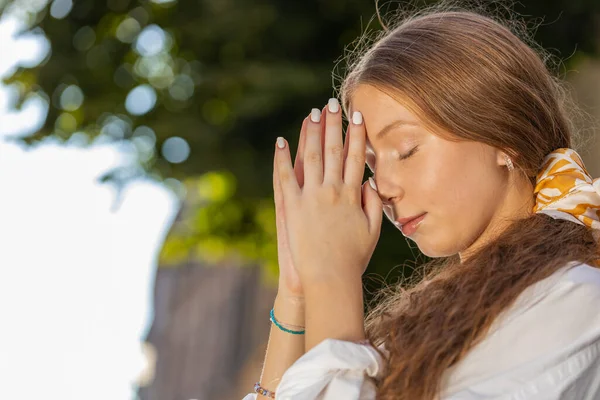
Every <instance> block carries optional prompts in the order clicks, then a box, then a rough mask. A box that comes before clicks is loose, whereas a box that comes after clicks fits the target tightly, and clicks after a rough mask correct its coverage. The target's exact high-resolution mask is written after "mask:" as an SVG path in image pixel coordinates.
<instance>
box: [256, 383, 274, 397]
mask: <svg viewBox="0 0 600 400" xmlns="http://www.w3.org/2000/svg"><path fill="white" fill-rule="evenodd" d="M254 391H255V392H256V393H258V394H262V395H263V396H266V397H270V398H272V399H274V398H275V392H271V391H270V390H267V389H265V388H264V387H262V386H260V382H256V383H255V384H254Z"/></svg>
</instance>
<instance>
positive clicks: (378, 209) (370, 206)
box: [362, 178, 383, 234]
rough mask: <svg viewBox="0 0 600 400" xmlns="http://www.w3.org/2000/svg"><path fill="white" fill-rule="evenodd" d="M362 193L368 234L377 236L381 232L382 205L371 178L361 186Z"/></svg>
mask: <svg viewBox="0 0 600 400" xmlns="http://www.w3.org/2000/svg"><path fill="white" fill-rule="evenodd" d="M362 191H363V193H362V194H363V210H364V212H365V215H366V216H367V220H368V221H369V232H371V233H377V234H379V232H381V223H382V221H383V204H382V202H381V198H380V197H379V193H378V192H377V185H376V184H375V181H374V180H373V178H369V179H368V181H367V182H365V183H364V184H363V187H362Z"/></svg>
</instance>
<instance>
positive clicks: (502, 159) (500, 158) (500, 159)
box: [496, 149, 511, 167]
mask: <svg viewBox="0 0 600 400" xmlns="http://www.w3.org/2000/svg"><path fill="white" fill-rule="evenodd" d="M507 156H508V157H511V156H510V154H508V153H507V152H505V151H504V150H500V149H496V163H497V164H498V166H499V167H506V157H507Z"/></svg>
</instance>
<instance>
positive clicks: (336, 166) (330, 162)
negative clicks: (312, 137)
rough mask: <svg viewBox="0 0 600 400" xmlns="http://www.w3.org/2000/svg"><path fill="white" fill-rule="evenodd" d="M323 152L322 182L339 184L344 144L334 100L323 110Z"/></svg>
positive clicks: (340, 122) (338, 106) (337, 108)
mask: <svg viewBox="0 0 600 400" xmlns="http://www.w3.org/2000/svg"><path fill="white" fill-rule="evenodd" d="M325 114H326V118H325V121H324V126H325V152H324V154H323V156H324V158H325V160H324V168H325V171H324V176H323V181H324V182H329V183H336V182H341V180H342V174H343V167H344V159H343V157H344V142H343V139H342V118H341V114H342V113H341V112H340V103H339V102H338V100H337V99H336V98H331V99H329V102H328V103H327V107H326V110H325Z"/></svg>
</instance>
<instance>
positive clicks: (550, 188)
mask: <svg viewBox="0 0 600 400" xmlns="http://www.w3.org/2000/svg"><path fill="white" fill-rule="evenodd" d="M533 193H534V195H535V196H536V197H535V199H536V204H535V206H534V207H533V212H535V213H543V214H547V215H549V216H551V217H552V218H555V219H566V220H568V221H572V222H575V223H578V224H582V225H585V226H588V227H590V228H592V229H593V233H594V237H595V238H596V240H600V178H597V179H593V178H592V177H591V176H590V174H589V173H588V172H587V170H586V169H585V166H584V164H583V160H582V159H581V157H580V156H579V154H577V152H576V151H575V150H573V149H569V148H561V149H557V150H554V151H553V152H552V153H550V154H548V155H547V156H546V158H545V159H544V162H543V163H542V167H541V168H540V172H539V173H538V175H537V181H536V185H535V189H534V191H533ZM597 264H598V266H599V267H600V260H598V262H597Z"/></svg>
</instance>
